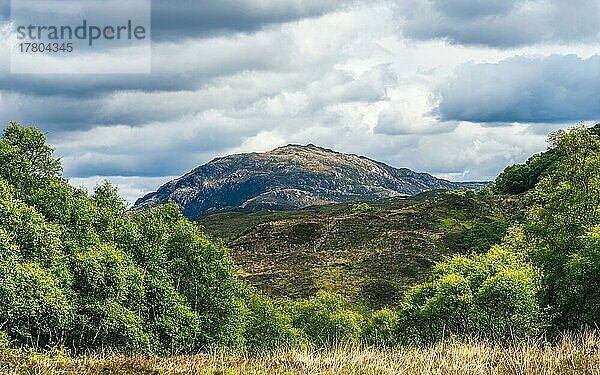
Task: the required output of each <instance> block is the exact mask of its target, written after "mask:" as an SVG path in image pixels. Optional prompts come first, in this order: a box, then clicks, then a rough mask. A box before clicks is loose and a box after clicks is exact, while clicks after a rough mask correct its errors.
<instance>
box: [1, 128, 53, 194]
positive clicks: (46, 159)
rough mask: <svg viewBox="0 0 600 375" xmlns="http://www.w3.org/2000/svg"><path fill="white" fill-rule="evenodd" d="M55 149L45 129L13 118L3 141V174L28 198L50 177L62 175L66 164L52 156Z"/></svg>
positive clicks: (2, 175)
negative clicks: (23, 125)
mask: <svg viewBox="0 0 600 375" xmlns="http://www.w3.org/2000/svg"><path fill="white" fill-rule="evenodd" d="M53 152H54V149H53V148H52V147H50V146H48V145H47V144H46V137H45V135H44V134H43V133H42V132H40V131H39V130H37V129H35V128H33V127H22V126H20V125H19V124H18V123H16V122H12V121H11V122H10V125H8V126H7V127H6V129H4V134H3V136H2V140H0V177H2V178H4V179H5V180H6V181H7V182H8V183H9V184H11V185H13V186H14V187H15V188H16V191H17V192H18V193H19V196H25V197H28V196H29V195H31V194H32V193H33V192H34V191H35V190H36V189H37V188H39V187H40V185H42V184H44V182H45V181H46V180H47V179H50V178H56V177H59V176H60V174H61V172H62V166H61V164H60V161H59V160H58V159H54V158H53V157H52V153H53Z"/></svg>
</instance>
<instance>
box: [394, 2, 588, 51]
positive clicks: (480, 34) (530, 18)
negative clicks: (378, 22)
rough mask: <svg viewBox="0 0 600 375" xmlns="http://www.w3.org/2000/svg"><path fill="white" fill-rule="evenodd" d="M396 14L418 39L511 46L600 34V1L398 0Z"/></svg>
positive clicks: (577, 39) (583, 39) (579, 39)
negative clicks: (599, 21)
mask: <svg viewBox="0 0 600 375" xmlns="http://www.w3.org/2000/svg"><path fill="white" fill-rule="evenodd" d="M397 13H398V16H399V18H400V20H401V28H402V30H403V33H404V34H405V35H406V36H408V37H410V38H414V39H419V40H429V39H444V40H448V41H449V42H450V43H455V44H465V45H486V46H491V47H500V48H508V47H513V46H521V45H529V44H537V43H568V42H595V41H597V40H598V37H600V23H598V21H597V20H598V18H599V17H600V2H598V1H597V0H579V1H576V2H575V1H570V0H549V1H536V0H504V1H497V0H474V1H468V2H467V1H462V0H410V1H409V0H400V1H399V2H398V7H397Z"/></svg>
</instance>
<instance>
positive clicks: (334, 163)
mask: <svg viewBox="0 0 600 375" xmlns="http://www.w3.org/2000/svg"><path fill="white" fill-rule="evenodd" d="M486 185H487V183H482V182H450V181H446V180H442V179H438V178H435V177H433V176H431V175H429V174H427V173H417V172H413V171H411V170H409V169H406V168H399V169H398V168H394V167H391V166H389V165H386V164H384V163H381V162H377V161H374V160H371V159H369V158H366V157H362V156H357V155H351V154H342V153H339V152H335V151H332V150H329V149H325V148H322V147H317V146H315V145H312V144H309V145H307V146H301V145H288V146H284V147H279V148H276V149H275V150H272V151H269V152H264V153H247V154H237V155H230V156H226V157H222V158H217V159H214V160H212V161H211V162H209V163H207V164H204V165H202V166H200V167H198V168H196V169H194V170H193V171H191V172H189V173H187V174H186V175H184V176H183V177H180V178H178V179H175V180H173V181H170V182H168V183H167V184H165V185H163V186H162V187H160V188H159V189H158V191H156V192H154V193H150V194H147V195H146V196H144V197H143V198H140V199H139V200H138V201H137V202H136V203H135V206H134V209H135V210H138V209H141V208H144V207H153V206H157V205H160V204H164V203H166V202H167V201H169V200H170V199H172V200H173V201H175V202H176V203H177V204H178V205H179V206H180V207H181V209H182V212H183V214H184V215H185V216H187V217H188V218H191V219H197V218H200V217H202V216H204V215H206V214H208V213H211V212H218V211H222V210H228V209H229V210H230V209H246V210H250V211H252V210H260V209H271V210H287V209H297V208H302V207H307V206H314V205H322V204H328V203H339V202H349V201H354V200H369V201H370V200H378V199H384V198H390V197H398V196H410V195H415V194H418V193H421V192H424V191H429V190H433V189H446V190H455V189H461V188H472V189H480V188H482V187H484V186H486Z"/></svg>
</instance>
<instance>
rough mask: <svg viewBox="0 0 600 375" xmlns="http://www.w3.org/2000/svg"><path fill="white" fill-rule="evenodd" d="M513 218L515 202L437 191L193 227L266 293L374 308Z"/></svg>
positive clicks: (225, 216)
mask: <svg viewBox="0 0 600 375" xmlns="http://www.w3.org/2000/svg"><path fill="white" fill-rule="evenodd" d="M518 212H519V198H518V197H504V196H479V195H477V196H476V195H470V196H465V195H460V194H455V193H443V192H440V191H437V192H429V193H423V194H420V195H417V196H415V197H411V198H393V199H387V200H382V201H377V202H369V203H366V204H357V203H347V204H333V205H326V206H316V207H309V208H306V209H302V210H298V211H292V212H275V213H274V212H265V211H262V212H254V213H247V212H227V213H220V214H215V215H211V216H208V217H205V218H203V219H201V220H200V221H199V222H200V224H201V225H203V226H204V227H205V228H206V230H207V232H208V233H209V234H211V235H212V236H214V237H221V238H225V239H226V242H227V246H228V247H229V248H230V249H231V255H232V257H233V258H234V260H235V262H236V263H237V264H238V265H239V266H240V271H239V275H240V276H241V277H243V278H244V279H246V280H247V281H249V282H250V283H251V284H253V285H255V286H257V287H258V288H259V289H262V290H264V291H266V292H267V293H268V294H270V295H273V296H281V297H283V296H288V297H293V298H299V297H307V296H309V295H311V294H314V293H315V292H316V291H317V290H319V289H325V290H329V291H333V292H337V293H340V294H344V295H346V296H348V297H350V298H351V299H352V300H354V301H357V302H361V303H365V304H367V305H368V306H369V307H380V306H382V305H389V304H394V303H396V302H398V301H399V300H400V298H401V296H402V294H403V292H404V291H405V290H406V289H407V288H408V287H409V286H412V285H414V284H416V283H419V282H422V281H424V280H425V279H426V278H427V276H428V275H429V274H430V272H431V269H432V265H433V263H434V262H436V261H439V260H441V259H443V258H444V257H445V256H449V255H452V254H456V253H464V252H470V251H471V250H476V249H477V246H475V247H474V245H473V241H472V238H473V236H472V234H473V233H475V232H476V233H479V232H483V233H484V234H483V237H485V236H486V235H488V236H489V234H486V229H487V228H496V230H497V228H503V225H504V223H508V222H511V221H513V220H514V219H515V217H516V216H517V215H518ZM502 232H503V230H502ZM481 236H482V235H481V234H478V235H477V236H476V237H477V238H480V237H481ZM492 237H495V236H494V235H492ZM496 240H497V238H491V239H490V241H491V242H495V241H496ZM479 247H481V246H479ZM480 250H483V251H485V250H486V249H480Z"/></svg>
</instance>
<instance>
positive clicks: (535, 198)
mask: <svg viewBox="0 0 600 375" xmlns="http://www.w3.org/2000/svg"><path fill="white" fill-rule="evenodd" d="M550 142H551V147H552V148H553V149H554V150H556V152H557V153H560V154H561V155H563V157H562V159H561V160H560V162H558V163H557V165H556V167H555V168H554V171H553V173H552V174H550V175H548V176H546V177H545V178H543V179H542V181H540V183H539V184H538V185H537V186H536V188H535V189H534V190H533V191H532V192H531V193H530V194H529V195H528V199H529V201H530V209H529V210H528V213H527V218H526V225H525V233H526V238H525V241H526V243H527V244H528V245H529V246H530V256H531V258H532V260H533V261H534V262H535V264H536V265H538V266H539V267H540V268H541V269H542V272H543V279H542V287H543V288H542V291H541V294H540V300H541V302H542V304H543V306H544V307H545V308H546V309H547V310H548V312H549V315H550V319H551V321H552V322H553V324H554V326H555V328H556V329H558V330H562V329H568V328H579V327H580V326H581V325H582V324H595V323H597V322H600V315H596V314H591V312H592V311H597V309H596V308H595V305H593V303H594V299H595V298H597V297H596V296H597V295H598V294H599V293H600V291H598V289H597V287H596V286H595V285H597V284H596V283H594V282H590V280H587V279H588V278H589V277H590V274H589V269H590V268H591V269H595V268H597V267H598V266H597V262H596V261H597V259H598V258H597V257H596V255H595V254H596V253H597V247H596V246H597V245H595V244H597V242H596V241H595V238H596V237H595V236H596V234H595V233H596V227H597V226H598V225H599V224H600V138H599V137H598V136H597V135H596V134H595V133H594V131H591V130H589V129H586V128H583V127H579V128H575V129H573V130H571V131H569V132H565V131H558V132H556V133H553V134H552V135H551V136H550ZM584 284H585V285H584Z"/></svg>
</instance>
